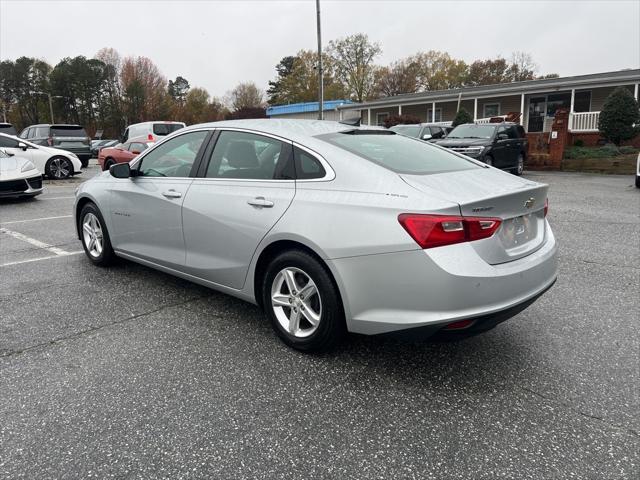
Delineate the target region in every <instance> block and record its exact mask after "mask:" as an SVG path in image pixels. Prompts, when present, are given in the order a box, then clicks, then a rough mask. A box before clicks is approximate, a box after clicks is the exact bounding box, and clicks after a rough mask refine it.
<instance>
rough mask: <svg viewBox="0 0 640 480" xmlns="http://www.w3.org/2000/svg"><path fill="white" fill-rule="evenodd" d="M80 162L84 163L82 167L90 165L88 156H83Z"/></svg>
mask: <svg viewBox="0 0 640 480" xmlns="http://www.w3.org/2000/svg"><path fill="white" fill-rule="evenodd" d="M80 163H81V164H82V168H87V167H88V166H89V159H88V158H81V159H80Z"/></svg>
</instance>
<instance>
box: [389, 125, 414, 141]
mask: <svg viewBox="0 0 640 480" xmlns="http://www.w3.org/2000/svg"><path fill="white" fill-rule="evenodd" d="M389 130H393V131H394V132H398V133H401V134H402V135H406V136H408V137H416V138H418V137H419V136H420V130H422V127H421V126H420V125H396V126H395V127H391V128H390V129H389Z"/></svg>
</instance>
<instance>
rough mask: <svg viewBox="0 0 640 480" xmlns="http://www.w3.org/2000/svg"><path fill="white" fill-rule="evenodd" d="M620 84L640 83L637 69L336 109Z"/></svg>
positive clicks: (402, 97) (422, 94)
mask: <svg viewBox="0 0 640 480" xmlns="http://www.w3.org/2000/svg"><path fill="white" fill-rule="evenodd" d="M624 82H628V83H638V82H640V69H626V70H618V71H615V72H603V73H592V74H589V75H576V76H573V77H558V78H543V79H538V80H525V81H522V82H510V83H497V84H495V85H481V86H477V87H461V88H452V89H448V90H432V91H428V92H419V93H406V94H402V95H394V96H392V97H384V98H379V99H377V100H371V101H368V102H363V103H351V104H350V105H344V106H341V107H336V108H338V109H340V110H343V109H347V110H350V109H361V108H373V107H377V106H386V105H398V104H408V103H420V102H422V101H431V100H455V99H457V98H458V97H462V98H463V99H470V98H474V97H481V96H491V95H498V96H499V95H516V94H521V93H529V92H535V91H540V90H563V89H568V88H581V87H583V88H588V87H589V86H591V85H597V84H614V85H616V84H617V85H619V84H622V83H624Z"/></svg>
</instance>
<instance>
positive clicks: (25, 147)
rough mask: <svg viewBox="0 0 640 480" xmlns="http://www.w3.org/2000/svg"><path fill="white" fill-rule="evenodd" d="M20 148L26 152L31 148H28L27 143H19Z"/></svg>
mask: <svg viewBox="0 0 640 480" xmlns="http://www.w3.org/2000/svg"><path fill="white" fill-rule="evenodd" d="M18 148H21V149H22V150H23V151H25V152H26V151H27V148H29V147H28V146H27V144H26V143H24V142H18Z"/></svg>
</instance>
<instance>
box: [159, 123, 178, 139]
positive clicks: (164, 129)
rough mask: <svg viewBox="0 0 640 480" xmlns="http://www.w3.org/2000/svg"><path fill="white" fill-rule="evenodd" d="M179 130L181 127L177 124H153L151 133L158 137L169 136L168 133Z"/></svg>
mask: <svg viewBox="0 0 640 480" xmlns="http://www.w3.org/2000/svg"><path fill="white" fill-rule="evenodd" d="M181 128H182V125H180V124H179V123H154V124H153V133H154V134H155V135H159V136H163V135H169V134H170V133H173V132H175V131H176V130H180V129H181Z"/></svg>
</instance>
